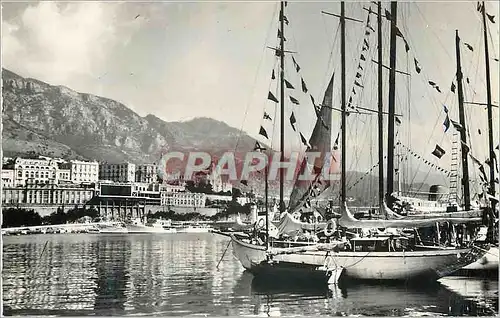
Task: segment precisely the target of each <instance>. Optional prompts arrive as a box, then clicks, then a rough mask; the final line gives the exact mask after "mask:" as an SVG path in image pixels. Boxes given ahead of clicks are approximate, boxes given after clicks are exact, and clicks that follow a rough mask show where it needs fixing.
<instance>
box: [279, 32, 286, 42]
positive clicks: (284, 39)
mask: <svg viewBox="0 0 500 318" xmlns="http://www.w3.org/2000/svg"><path fill="white" fill-rule="evenodd" d="M282 36H283V35H282V34H281V31H280V30H278V39H281V37H282ZM283 41H286V38H283Z"/></svg>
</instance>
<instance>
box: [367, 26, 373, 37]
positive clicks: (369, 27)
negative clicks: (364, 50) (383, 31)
mask: <svg viewBox="0 0 500 318" xmlns="http://www.w3.org/2000/svg"><path fill="white" fill-rule="evenodd" d="M367 27H368V29H370V30H372V32H375V29H374V28H373V27H372V26H371V25H367ZM368 35H369V34H368Z"/></svg>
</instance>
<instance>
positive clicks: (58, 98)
mask: <svg viewBox="0 0 500 318" xmlns="http://www.w3.org/2000/svg"><path fill="white" fill-rule="evenodd" d="M2 82H3V88H2V96H3V114H2V117H3V125H4V129H3V151H4V155H5V156H10V157H14V156H29V155H43V156H49V157H61V158H64V159H88V160H97V161H107V162H133V163H137V164H140V163H151V162H154V161H157V160H158V159H159V156H160V154H161V153H162V151H164V150H165V149H169V150H180V151H189V150H197V151H211V152H214V151H215V152H220V153H222V152H224V151H227V150H235V147H236V145H238V149H237V151H240V152H244V151H249V150H251V149H253V146H254V144H255V140H254V139H253V138H251V137H250V136H248V135H247V134H245V133H244V132H241V133H240V131H239V130H238V129H236V128H233V127H230V126H228V125H227V124H225V123H224V122H221V121H217V120H215V119H211V118H195V119H193V120H190V121H185V122H166V121H164V120H162V119H160V118H158V117H156V116H154V115H147V116H145V117H141V116H139V115H138V114H136V113H135V112H134V111H132V110H131V109H129V108H127V107H126V106H125V105H123V104H121V103H119V102H117V101H114V100H111V99H109V98H104V97H99V96H95V95H91V94H85V93H79V92H76V91H73V90H71V89H70V88H67V87H64V86H53V85H50V84H47V83H44V82H42V81H39V80H36V79H31V78H24V77H22V76H19V75H17V74H15V73H13V72H11V71H9V70H7V69H2Z"/></svg>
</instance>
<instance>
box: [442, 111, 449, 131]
mask: <svg viewBox="0 0 500 318" xmlns="http://www.w3.org/2000/svg"><path fill="white" fill-rule="evenodd" d="M449 128H450V117H449V116H448V114H446V118H445V119H444V122H443V129H444V132H447V131H448V129H449Z"/></svg>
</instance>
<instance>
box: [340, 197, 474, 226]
mask: <svg viewBox="0 0 500 318" xmlns="http://www.w3.org/2000/svg"><path fill="white" fill-rule="evenodd" d="M341 212H342V216H341V217H340V219H339V220H338V224H339V225H340V226H343V227H346V228H351V229H354V228H365V229H373V228H413V227H427V226H433V225H435V224H436V223H437V222H450V223H455V224H461V223H472V222H481V218H446V217H436V218H429V219H416V220H404V219H403V220H401V219H400V220H358V219H356V218H355V217H354V216H353V215H352V213H351V211H349V208H348V207H347V204H346V203H345V202H344V203H343V206H341Z"/></svg>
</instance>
